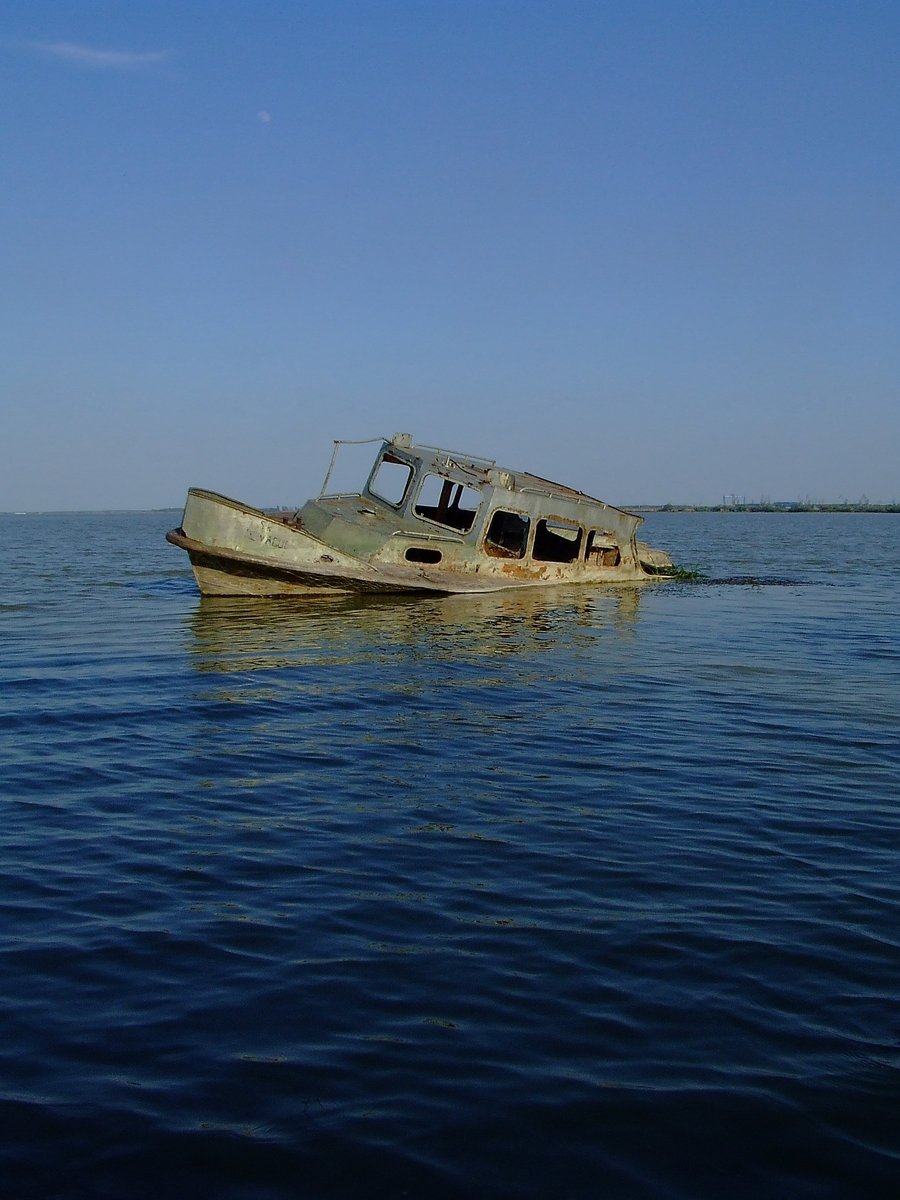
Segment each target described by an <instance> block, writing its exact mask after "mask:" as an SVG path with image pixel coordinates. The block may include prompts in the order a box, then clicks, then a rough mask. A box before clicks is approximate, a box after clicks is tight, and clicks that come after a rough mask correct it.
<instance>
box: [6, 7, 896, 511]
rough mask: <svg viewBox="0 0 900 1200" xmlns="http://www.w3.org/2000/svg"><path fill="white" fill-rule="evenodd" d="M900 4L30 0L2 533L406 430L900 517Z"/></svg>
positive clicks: (285, 491) (631, 480)
mask: <svg viewBox="0 0 900 1200" xmlns="http://www.w3.org/2000/svg"><path fill="white" fill-rule="evenodd" d="M898 63H900V4H898V3H897V2H896V0H885V2H875V0H845V2H841V3H835V2H830V0H821V2H813V0H803V2H799V0H777V2H770V0H737V2H731V0H715V2H714V0H693V2H691V0H668V2H662V0H610V2H605V0H552V2H551V0H541V2H534V0H364V2H363V0H327V2H326V0H316V2H313V0H307V2H303V0H241V2H237V0H208V2H200V0H153V2H152V3H151V2H149V0H147V2H144V3H139V2H137V0H128V2H126V0H60V2H52V0H5V2H4V4H3V5H2V8H0V98H2V106H3V114H4V120H3V122H2V133H0V139H2V142H0V172H2V187H0V234H2V236H0V280H2V286H0V297H2V309H0V509H6V510H9V509H57V508H107V507H120V508H143V507H161V506H166V505H172V506H177V505H180V504H181V502H182V500H183V495H184V491H185V488H186V487H187V486H188V485H189V484H198V485H202V486H206V487H211V488H214V489H216V490H219V491H223V492H226V493H228V494H230V495H234V496H237V497H239V498H241V499H245V500H247V501H249V502H251V503H260V504H267V503H293V502H295V501H300V500H302V499H304V498H305V497H306V496H307V495H308V494H310V492H313V491H315V490H316V489H317V488H318V485H319V483H320V482H321V477H322V474H323V473H324V467H325V465H326V464H327V459H328V456H329V454H330V449H331V439H332V438H334V437H350V438H352V437H366V436H374V435H377V434H382V433H386V434H390V433H392V432H393V431H395V430H401V429H402V430H409V431H410V432H412V433H413V435H414V436H415V437H416V438H418V439H419V440H422V441H428V442H433V443H437V444H439V445H448V446H450V447H453V448H457V449H461V450H469V451H472V452H475V453H484V454H488V455H490V456H492V457H495V458H498V459H499V460H501V461H502V462H503V463H504V465H509V466H512V467H524V468H528V469H531V470H534V471H537V472H539V473H541V474H544V475H549V476H551V477H553V478H557V479H561V480H562V481H564V482H570V483H573V484H575V485H576V486H579V487H582V488H584V489H585V490H587V491H591V492H594V493H595V494H599V495H601V496H602V497H603V498H605V499H608V500H611V501H613V502H618V503H637V502H640V501H647V502H665V501H675V502H677V501H695V502H700V503H702V502H713V501H716V500H718V499H720V498H721V496H722V495H723V493H726V492H727V493H733V492H736V493H739V494H744V495H746V496H748V497H750V498H757V497H759V496H763V495H766V496H770V497H772V498H773V499H790V498H795V497H806V496H811V497H813V498H829V499H830V498H839V497H846V498H848V499H850V500H857V499H859V498H860V496H861V495H863V494H865V495H866V496H868V498H869V499H870V500H894V499H900V478H898V475H900V472H898V459H900V104H898V100H900V67H898Z"/></svg>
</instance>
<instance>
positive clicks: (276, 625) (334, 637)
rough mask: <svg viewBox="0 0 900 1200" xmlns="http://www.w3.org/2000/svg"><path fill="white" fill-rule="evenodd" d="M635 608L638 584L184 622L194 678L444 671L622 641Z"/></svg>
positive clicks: (358, 602) (376, 600) (334, 600)
mask: <svg viewBox="0 0 900 1200" xmlns="http://www.w3.org/2000/svg"><path fill="white" fill-rule="evenodd" d="M640 602H641V589H640V588H639V587H637V586H621V587H616V588H607V589H604V591H603V592H602V593H597V592H591V593H588V592H586V591H585V590H584V589H583V588H577V587H561V588H552V589H545V590H541V591H531V590H529V591H525V590H521V591H518V590H517V591H514V592H495V593H489V594H486V595H482V596H472V595H469V596H465V597H458V596H444V597H440V598H434V599H432V598H427V599H422V598H413V597H410V598H398V597H397V596H392V597H391V598H390V599H386V598H382V597H367V596H334V597H331V598H327V599H322V600H318V599H313V598H307V599H305V600H303V601H302V602H300V603H298V602H297V601H292V600H277V599H271V598H257V597H228V598H226V597H203V598H202V599H201V601H200V603H199V605H198V606H197V609H196V610H195V612H194V613H193V614H192V616H191V618H190V621H189V625H188V628H189V631H190V640H189V643H188V648H189V650H190V653H191V660H192V663H193V665H194V667H195V668H196V669H197V670H198V671H202V672H213V673H224V674H232V673H238V672H240V673H243V672H257V671H272V670H279V669H283V668H299V667H313V666H315V667H321V666H325V665H329V664H330V665H331V666H339V665H344V666H346V665H349V664H352V663H357V664H359V665H360V666H363V665H365V664H373V663H381V664H383V665H384V666H386V667H395V668H399V667H400V666H401V664H402V665H403V667H404V669H406V670H409V668H410V664H411V662H420V663H421V662H423V661H427V662H428V663H430V664H432V666H437V665H438V664H443V665H444V666H448V665H451V664H453V663H454V662H460V663H464V662H466V661H470V660H472V659H478V658H485V657H488V658H489V657H502V656H506V655H514V654H519V653H522V652H524V651H527V652H530V653H538V654H542V653H555V654H557V655H560V654H565V653H566V652H567V650H569V649H572V648H574V647H575V646H576V645H577V644H578V642H579V640H580V641H582V642H584V641H585V640H587V641H590V642H591V643H593V641H594V639H596V637H597V636H599V635H603V636H608V635H610V634H613V635H615V636H616V637H618V638H623V637H629V636H630V635H631V634H633V632H634V630H635V628H636V624H637V620H638V616H639V607H640ZM429 673H430V672H429Z"/></svg>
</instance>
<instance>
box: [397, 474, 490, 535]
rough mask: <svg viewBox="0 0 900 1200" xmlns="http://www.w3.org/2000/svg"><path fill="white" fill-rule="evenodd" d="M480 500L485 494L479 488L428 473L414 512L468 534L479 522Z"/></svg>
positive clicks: (423, 481)
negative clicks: (477, 516) (477, 518)
mask: <svg viewBox="0 0 900 1200" xmlns="http://www.w3.org/2000/svg"><path fill="white" fill-rule="evenodd" d="M480 503H481V493H480V492H479V491H477V490H476V489H475V488H470V487H467V486H466V485H465V484H464V483H455V482H454V481H453V480H452V479H444V478H443V477H442V476H441V475H426V476H425V478H424V479H423V480H422V486H421V487H420V488H419V498H418V500H417V501H416V503H415V505H414V507H413V512H414V513H415V514H416V516H417V517H424V518H425V519H426V520H428V521H437V523H438V524H439V525H447V526H449V528H450V529H458V530H459V532H460V533H468V532H469V530H470V529H471V528H472V526H473V525H474V523H475V515H476V513H477V512H478V505H479V504H480Z"/></svg>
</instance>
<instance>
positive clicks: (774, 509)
mask: <svg viewBox="0 0 900 1200" xmlns="http://www.w3.org/2000/svg"><path fill="white" fill-rule="evenodd" d="M623 507H624V508H625V509H626V510H627V511H628V512H639V513H647V512H679V513H684V512H697V513H712V512H721V513H751V512H753V513H760V512H763V513H900V504H807V503H802V502H800V501H798V502H797V503H796V504H789V503H785V504H631V505H628V504H626V505H623Z"/></svg>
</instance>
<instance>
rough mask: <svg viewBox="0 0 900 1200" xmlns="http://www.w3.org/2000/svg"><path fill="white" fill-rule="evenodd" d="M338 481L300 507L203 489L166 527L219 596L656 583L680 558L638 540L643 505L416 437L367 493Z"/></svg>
mask: <svg viewBox="0 0 900 1200" xmlns="http://www.w3.org/2000/svg"><path fill="white" fill-rule="evenodd" d="M338 445H340V443H336V448H337V446H338ZM333 462H334V459H332V464H333ZM327 487H328V477H326V482H325V485H323V489H322V491H321V493H320V494H319V496H318V497H317V498H316V499H314V500H309V501H307V503H306V504H305V505H304V506H303V507H302V508H300V509H298V510H297V511H296V512H294V513H291V514H289V515H285V514H284V513H272V512H266V511H264V510H262V509H257V508H252V507H250V506H249V505H246V504H242V503H241V502H239V501H237V500H233V499H230V498H229V497H227V496H223V495H220V494H218V493H216V492H211V491H207V490H205V489H203V488H191V489H190V490H189V491H188V496H187V501H186V503H185V508H184V514H183V517H182V523H181V525H180V526H179V527H178V528H177V529H172V530H170V531H169V532H168V534H167V535H166V537H167V539H168V541H169V542H170V543H172V544H173V545H174V546H177V547H179V548H180V549H182V550H184V551H186V553H187V554H188V557H189V559H190V562H191V566H192V568H193V571H194V577H195V579H196V581H197V586H198V588H199V589H200V591H201V593H202V594H204V595H208V596H304V595H313V594H314V595H317V596H323V595H329V594H331V595H341V594H347V593H354V592H357V593H379V592H380V593H385V592H387V593H410V594H416V593H420V594H424V593H432V594H434V593H438V594H451V593H467V592H471V593H483V592H491V591H497V590H501V589H509V588H521V587H536V586H548V585H554V584H570V583H591V584H605V583H625V582H644V581H646V580H648V579H652V578H659V576H660V573H661V572H664V571H665V568H666V567H667V566H668V565H671V560H670V559H669V557H668V555H667V554H666V553H665V552H664V551H660V550H652V549H651V548H650V547H649V546H647V545H646V544H645V543H643V542H639V541H638V540H637V537H636V531H637V529H638V526H639V525H640V523H641V518H640V517H639V516H636V515H635V514H633V513H628V512H625V511H624V510H622V509H617V508H615V507H613V506H611V505H608V504H606V503H604V502H603V501H600V500H596V499H594V498H592V497H590V496H587V495H585V494H584V493H582V492H577V491H575V490H574V489H571V488H567V487H564V486H563V485H561V484H554V483H551V482H550V481H548V480H544V479H541V478H540V477H538V476H535V475H531V474H528V473H526V472H518V471H508V470H503V469H499V468H497V467H496V465H495V464H494V463H493V462H492V461H491V460H487V459H478V458H473V457H472V456H470V455H462V454H459V453H456V452H453V451H446V450H440V449H438V448H436V447H428V446H416V445H413V443H412V440H411V439H410V438H409V437H408V435H403V434H397V435H395V436H394V438H392V439H390V440H385V441H383V442H382V443H381V445H380V449H379V450H378V453H377V455H376V458H375V462H374V465H373V466H372V468H371V471H370V472H369V475H368V478H367V480H366V482H365V484H364V486H363V487H362V488H361V489H360V491H359V492H356V493H350V494H348V493H329V492H328V490H327Z"/></svg>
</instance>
